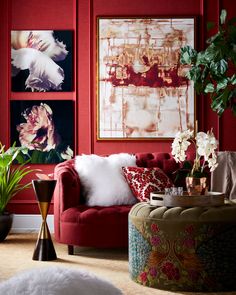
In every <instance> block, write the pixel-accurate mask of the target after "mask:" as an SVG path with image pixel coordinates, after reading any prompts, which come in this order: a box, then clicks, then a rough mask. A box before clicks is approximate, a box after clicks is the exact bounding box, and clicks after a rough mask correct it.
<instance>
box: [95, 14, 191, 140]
mask: <svg viewBox="0 0 236 295" xmlns="http://www.w3.org/2000/svg"><path fill="white" fill-rule="evenodd" d="M195 23H196V20H195V17H184V18H183V17H165V18H163V17H157V18H142V17H138V18H136V17H125V18H123V17H98V18H97V139H98V140H140V139H141V140H155V139H170V138H174V137H175V135H176V133H177V132H178V131H183V130H186V129H191V130H193V129H194V123H195V119H196V118H195V92H194V88H193V83H192V82H191V81H189V80H188V79H187V78H186V77H185V74H186V72H187V70H188V68H187V67H186V66H183V65H181V64H180V62H179V57H180V48H181V47H183V46H185V45H190V46H192V47H195Z"/></svg>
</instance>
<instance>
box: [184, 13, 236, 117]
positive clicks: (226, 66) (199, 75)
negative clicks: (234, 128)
mask: <svg viewBox="0 0 236 295" xmlns="http://www.w3.org/2000/svg"><path fill="white" fill-rule="evenodd" d="M226 15H227V13H226V10H222V11H221V15H220V25H219V30H218V32H217V33H216V34H215V35H213V36H212V37H210V38H209V39H208V40H207V44H209V45H208V46H207V48H206V49H205V50H203V51H200V52H197V51H196V50H195V49H193V48H192V47H191V46H185V47H182V48H181V50H180V63H182V64H188V65H190V66H191V68H190V70H189V71H188V72H187V74H186V77H187V78H188V79H189V80H192V81H193V82H194V88H195V90H196V92H197V94H200V93H203V94H208V93H210V96H211V99H212V103H211V108H212V110H213V111H215V112H217V114H218V115H219V116H221V115H222V114H223V112H224V111H225V110H226V109H227V108H230V109H231V110H232V112H233V114H234V115H235V116H236V74H235V72H236V17H234V18H232V19H230V20H228V21H226ZM210 27H212V23H210V24H209V28H210Z"/></svg>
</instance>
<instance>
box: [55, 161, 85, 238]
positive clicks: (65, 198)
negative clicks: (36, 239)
mask: <svg viewBox="0 0 236 295" xmlns="http://www.w3.org/2000/svg"><path fill="white" fill-rule="evenodd" d="M54 179H55V180H57V184H56V187H55V190H54V234H55V239H56V241H58V242H60V235H61V214H62V212H63V211H65V210H66V209H68V208H71V207H77V206H78V205H79V201H80V191H81V189H80V180H79V175H78V173H77V172H76V171H75V169H74V160H73V159H72V160H68V161H65V162H63V163H60V164H57V165H56V167H55V169H54Z"/></svg>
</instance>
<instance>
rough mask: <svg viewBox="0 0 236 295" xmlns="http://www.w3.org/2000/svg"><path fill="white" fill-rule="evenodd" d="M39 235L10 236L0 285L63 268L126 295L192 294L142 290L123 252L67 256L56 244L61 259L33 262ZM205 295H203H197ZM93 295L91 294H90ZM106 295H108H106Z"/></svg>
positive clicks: (1, 259)
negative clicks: (90, 276)
mask: <svg viewBox="0 0 236 295" xmlns="http://www.w3.org/2000/svg"><path fill="white" fill-rule="evenodd" d="M36 239H37V234H10V235H9V236H8V237H7V239H6V240H5V241H4V242H2V243H0V281H3V280H5V279H7V278H10V277H12V276H14V275H15V274H16V273H18V272H21V271H22V270H26V269H30V268H36V267H46V266H49V265H58V266H59V265H60V266H65V267H74V268H77V269H84V270H87V271H90V272H93V273H94V274H96V275H98V276H100V277H102V278H105V279H107V280H109V281H110V282H111V283H113V284H114V285H115V286H116V287H118V288H119V289H121V290H122V291H123V293H124V294H127V295H168V294H172V295H173V294H189V295H190V294H192V293H185V292H178V293H174V292H168V291H162V290H157V289H152V288H147V287H143V286H141V285H139V284H136V283H134V282H133V281H132V280H131V279H130V277H129V272H128V254H127V251H126V250H124V249H119V250H110V249H106V250H105V249H103V250H99V249H91V248H77V249H76V255H73V256H72V255H68V254H67V247H66V246H65V245H61V244H58V243H55V242H54V246H55V250H56V253H57V257H58V259H57V260H55V261H50V262H49V261H47V262H46V261H43V262H40V261H33V260H32V254H33V251H34V246H35V242H36ZM194 294H203V293H194ZM207 294H217V295H220V294H225V295H226V294H231V295H232V294H234V295H236V292H231V293H229V292H225V293H207ZM91 295H92V294H91ZM104 295H105V294H104Z"/></svg>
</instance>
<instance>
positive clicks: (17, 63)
mask: <svg viewBox="0 0 236 295" xmlns="http://www.w3.org/2000/svg"><path fill="white" fill-rule="evenodd" d="M11 47H12V50H11V59H12V75H16V74H17V73H18V72H19V71H20V70H26V69H28V70H29V76H28V78H27V79H26V81H25V86H26V89H27V88H30V89H31V90H32V91H35V90H36V91H47V90H51V89H52V90H60V89H61V85H62V83H63V81H64V71H63V69H62V68H61V67H59V66H58V65H57V64H56V61H60V60H64V59H65V58H66V56H67V54H68V51H67V50H66V46H65V44H63V42H59V41H58V40H55V39H54V37H53V31H12V33H11Z"/></svg>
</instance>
